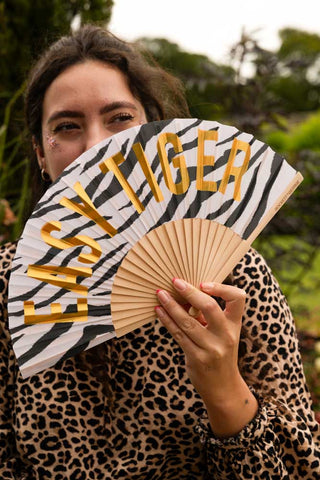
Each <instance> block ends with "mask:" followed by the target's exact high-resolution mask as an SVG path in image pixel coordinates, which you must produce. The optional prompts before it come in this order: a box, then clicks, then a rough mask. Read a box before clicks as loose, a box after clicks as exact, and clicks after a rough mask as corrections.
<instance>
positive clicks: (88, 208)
mask: <svg viewBox="0 0 320 480" xmlns="http://www.w3.org/2000/svg"><path fill="white" fill-rule="evenodd" d="M73 188H74V190H75V192H76V193H77V194H78V196H79V197H80V199H81V201H82V204H81V203H77V202H75V201H73V200H70V199H69V198H66V197H63V198H62V199H61V200H60V204H61V205H63V206H64V207H67V208H69V209H70V210H73V211H74V212H77V213H80V215H84V216H85V217H87V218H90V220H93V221H94V222H95V223H96V224H97V225H99V227H101V228H102V229H103V230H104V231H105V232H107V234H108V235H110V237H113V236H114V235H115V234H116V233H117V230H116V229H115V228H114V227H113V226H112V225H110V223H109V222H107V220H106V219H105V218H103V217H102V216H101V215H100V213H99V212H98V210H97V209H96V207H95V206H94V205H93V203H92V201H91V200H90V198H89V196H88V195H87V193H86V192H85V190H84V188H83V187H82V185H81V183H80V182H77V183H75V184H74V186H73Z"/></svg>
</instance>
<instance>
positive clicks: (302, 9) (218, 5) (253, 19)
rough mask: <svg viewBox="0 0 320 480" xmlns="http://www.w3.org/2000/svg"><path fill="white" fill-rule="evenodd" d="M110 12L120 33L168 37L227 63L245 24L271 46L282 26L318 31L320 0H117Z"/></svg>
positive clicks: (125, 36)
mask: <svg viewBox="0 0 320 480" xmlns="http://www.w3.org/2000/svg"><path fill="white" fill-rule="evenodd" d="M112 12H113V13H112V19H111V22H110V24H109V28H110V30H111V31H112V32H113V33H114V34H116V35H118V36H119V37H120V38H123V39H125V40H129V41H132V40H135V39H137V38H139V37H142V36H149V37H164V38H167V39H168V40H171V41H173V42H175V43H178V44H179V45H180V47H182V48H183V49H185V50H187V51H189V52H194V53H201V54H206V55H207V56H208V57H209V58H210V59H211V60H213V61H215V62H218V63H228V56H227V55H228V51H229V49H230V47H231V46H232V45H234V44H235V43H237V41H238V40H239V39H240V36H241V32H242V30H243V29H245V31H246V32H247V33H252V32H255V38H256V39H257V40H258V41H259V44H260V45H261V46H262V47H264V48H266V49H270V50H275V49H277V47H278V46H279V37H278V35H277V32H278V30H279V29H281V28H283V27H294V28H299V29H302V30H307V31H310V32H312V33H317V34H319V35H320V21H319V18H320V0H303V1H301V0H300V1H296V0H267V1H263V0H242V1H236V0H220V1H216V0H114V6H113V10H112Z"/></svg>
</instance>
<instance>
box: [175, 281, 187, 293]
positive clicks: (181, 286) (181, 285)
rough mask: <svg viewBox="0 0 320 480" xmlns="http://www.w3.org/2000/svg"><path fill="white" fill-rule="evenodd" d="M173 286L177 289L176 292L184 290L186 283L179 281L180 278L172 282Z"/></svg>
mask: <svg viewBox="0 0 320 480" xmlns="http://www.w3.org/2000/svg"><path fill="white" fill-rule="evenodd" d="M172 282H173V285H174V286H175V287H176V288H177V289H178V290H185V289H186V288H187V284H186V282H184V281H183V280H181V279H180V278H174V279H173V280H172Z"/></svg>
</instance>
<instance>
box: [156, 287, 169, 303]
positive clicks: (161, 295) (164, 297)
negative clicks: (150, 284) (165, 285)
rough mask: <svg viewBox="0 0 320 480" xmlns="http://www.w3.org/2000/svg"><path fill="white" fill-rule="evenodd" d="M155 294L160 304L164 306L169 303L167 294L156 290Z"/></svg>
mask: <svg viewBox="0 0 320 480" xmlns="http://www.w3.org/2000/svg"><path fill="white" fill-rule="evenodd" d="M156 293H157V296H158V298H159V300H160V302H161V303H163V304H165V303H168V302H169V300H170V297H169V294H168V293H167V292H165V291H164V290H157V292H156Z"/></svg>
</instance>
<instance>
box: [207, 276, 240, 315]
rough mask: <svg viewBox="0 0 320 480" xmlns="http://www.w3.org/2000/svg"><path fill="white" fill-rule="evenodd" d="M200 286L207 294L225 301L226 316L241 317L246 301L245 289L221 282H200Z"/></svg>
mask: <svg viewBox="0 0 320 480" xmlns="http://www.w3.org/2000/svg"><path fill="white" fill-rule="evenodd" d="M200 288H201V289H202V290H203V291H204V292H206V293H208V294H209V295H214V296H216V297H220V298H222V299H223V300H224V301H225V303H226V306H225V310H224V313H225V315H226V317H227V318H229V319H231V320H238V319H239V318H241V317H242V315H243V311H244V306H245V301H246V292H245V290H243V289H241V288H238V287H235V286H233V285H225V284H223V283H201V284H200Z"/></svg>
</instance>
